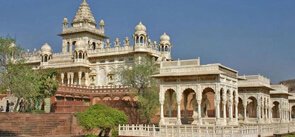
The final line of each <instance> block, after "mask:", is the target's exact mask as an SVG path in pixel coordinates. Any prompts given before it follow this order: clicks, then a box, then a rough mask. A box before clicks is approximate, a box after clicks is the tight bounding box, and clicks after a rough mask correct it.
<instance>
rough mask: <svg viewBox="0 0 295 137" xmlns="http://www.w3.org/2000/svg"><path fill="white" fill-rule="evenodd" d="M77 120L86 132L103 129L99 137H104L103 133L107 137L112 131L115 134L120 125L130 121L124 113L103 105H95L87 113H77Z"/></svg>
mask: <svg viewBox="0 0 295 137" xmlns="http://www.w3.org/2000/svg"><path fill="white" fill-rule="evenodd" d="M77 118H78V121H79V124H80V125H81V126H82V127H84V128H85V129H86V130H89V131H91V130H93V129H96V128H99V129H101V132H100V133H99V136H102V134H103V132H105V133H106V134H105V136H107V135H108V134H109V133H108V132H109V131H110V130H112V131H113V132H112V133H114V132H115V131H116V130H117V129H116V128H117V127H118V125H119V124H125V123H127V121H128V118H127V116H126V115H125V113H124V112H122V111H119V110H117V109H114V108H111V107H108V106H105V105H101V104H96V105H93V106H91V107H90V108H89V109H87V110H86V111H84V112H80V113H77ZM112 136H116V135H114V134H113V135H112Z"/></svg>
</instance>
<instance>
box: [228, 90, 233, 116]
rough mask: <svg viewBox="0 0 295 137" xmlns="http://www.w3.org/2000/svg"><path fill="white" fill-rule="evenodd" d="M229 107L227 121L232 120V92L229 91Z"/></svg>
mask: <svg viewBox="0 0 295 137" xmlns="http://www.w3.org/2000/svg"><path fill="white" fill-rule="evenodd" d="M228 103H229V107H228V109H229V110H228V115H229V122H233V96H232V92H230V95H229V99H228Z"/></svg>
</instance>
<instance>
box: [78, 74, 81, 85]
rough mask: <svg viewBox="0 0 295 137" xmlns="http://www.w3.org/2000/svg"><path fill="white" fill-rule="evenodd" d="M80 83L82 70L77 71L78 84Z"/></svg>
mask: <svg viewBox="0 0 295 137" xmlns="http://www.w3.org/2000/svg"><path fill="white" fill-rule="evenodd" d="M81 84H82V72H81V71H79V72H78V85H79V86H81Z"/></svg>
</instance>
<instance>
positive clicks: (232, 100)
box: [160, 86, 238, 125]
mask: <svg viewBox="0 0 295 137" xmlns="http://www.w3.org/2000/svg"><path fill="white" fill-rule="evenodd" d="M177 87H178V86H177ZM177 89H179V87H178V88H177ZM161 92H163V91H161ZM161 92H160V94H162V95H160V105H161V107H160V108H161V111H160V113H161V114H160V124H165V117H164V100H165V92H166V91H164V93H161ZM175 92H176V99H177V121H176V124H178V125H180V124H182V123H181V107H180V104H181V98H182V94H181V95H180V93H181V92H178V90H176V91H175ZM195 92H196V91H195ZM202 92H203V91H202ZM202 92H200V93H202ZM220 92H221V91H220ZM163 94H164V95H163ZM222 99H223V101H222V102H221V101H220V96H219V92H217V91H215V99H214V100H215V117H216V124H220V125H226V124H227V118H229V121H228V124H237V123H238V94H237V93H236V94H235V97H233V91H230V94H229V96H228V100H227V94H225V92H224V94H223V96H222ZM196 100H197V104H196V105H197V106H198V107H197V108H198V109H197V110H195V108H194V114H193V118H194V121H193V123H192V124H202V123H203V122H202V115H201V114H202V111H201V103H202V94H201V95H198V96H197V98H196ZM220 102H221V103H222V108H223V120H221V118H220ZM226 105H228V112H229V115H228V117H227V113H226V112H227V111H226ZM233 105H235V107H233ZM233 109H235V118H234V117H233ZM195 111H197V112H195Z"/></svg>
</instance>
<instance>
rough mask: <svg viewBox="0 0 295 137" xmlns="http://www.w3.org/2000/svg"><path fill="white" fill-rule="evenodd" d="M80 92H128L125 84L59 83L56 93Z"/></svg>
mask: <svg viewBox="0 0 295 137" xmlns="http://www.w3.org/2000/svg"><path fill="white" fill-rule="evenodd" d="M65 92H66V93H80V94H83V93H84V94H127V93H130V91H129V88H128V87H127V86H121V85H113V86H77V85H60V86H59V88H58V93H65Z"/></svg>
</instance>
